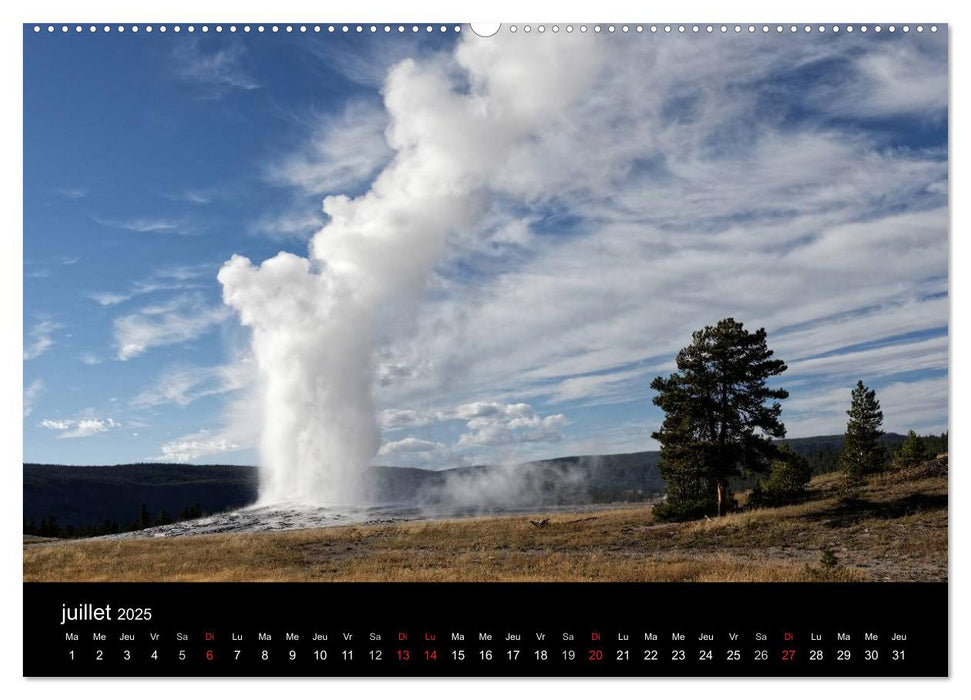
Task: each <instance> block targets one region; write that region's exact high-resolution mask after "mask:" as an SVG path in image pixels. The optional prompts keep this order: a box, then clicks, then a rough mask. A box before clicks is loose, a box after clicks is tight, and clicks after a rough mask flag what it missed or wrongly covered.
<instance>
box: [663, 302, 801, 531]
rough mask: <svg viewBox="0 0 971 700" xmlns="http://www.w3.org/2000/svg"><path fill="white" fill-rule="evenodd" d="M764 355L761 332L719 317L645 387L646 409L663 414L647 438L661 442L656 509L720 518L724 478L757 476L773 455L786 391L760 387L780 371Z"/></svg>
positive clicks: (724, 495) (782, 433)
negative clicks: (649, 400) (648, 392)
mask: <svg viewBox="0 0 971 700" xmlns="http://www.w3.org/2000/svg"><path fill="white" fill-rule="evenodd" d="M772 355H773V351H772V350H770V349H769V347H768V346H767V344H766V333H765V329H764V328H760V329H759V330H757V331H755V332H752V333H750V332H748V331H746V330H745V328H744V326H743V325H742V323H740V322H738V321H736V320H735V319H733V318H726V319H724V320H722V321H719V322H718V323H717V324H716V325H714V326H705V328H703V329H702V330H700V331H696V332H695V333H693V334H692V336H691V344H690V345H688V346H687V347H685V348H683V349H682V350H681V351H680V352H679V353H678V356H677V361H676V362H677V367H678V371H677V372H675V373H673V374H672V375H671V376H669V377H667V378H664V377H656V378H655V379H654V381H653V382H651V388H652V389H654V390H655V391H656V392H657V395H656V396H655V397H654V399H653V400H654V404H655V405H656V406H659V407H660V408H661V410H663V411H664V414H665V416H664V422H663V424H662V425H661V429H660V430H658V431H657V432H655V433H653V434H652V435H651V437H653V438H654V439H655V440H657V441H658V442H659V443H661V462H660V464H659V467H658V468H659V470H660V472H661V476H663V477H664V479H665V480H666V481H667V483H668V493H667V501H666V503H665V506H664V508H665V509H667V510H668V511H669V513H670V514H671V515H674V516H677V515H678V514H682V515H683V516H687V517H691V516H696V515H698V514H700V513H698V512H695V511H702V512H704V511H709V512H710V511H711V510H714V512H717V513H718V514H719V515H721V514H723V513H724V512H725V511H726V509H727V506H728V500H729V497H730V495H729V493H728V481H729V479H730V478H731V477H733V476H738V475H740V474H742V473H743V472H748V473H764V472H765V471H766V470H767V469H768V465H769V463H770V460H772V459H773V458H775V457H777V456H778V450H779V448H778V446H777V445H776V444H775V443H773V442H772V438H781V437H785V434H786V429H785V425H783V423H782V421H781V420H780V419H779V416H780V415H781V412H782V407H781V405H780V404H779V402H778V401H779V400H780V399H785V398H786V397H788V396H789V392H787V391H786V390H785V389H773V388H770V387H768V386H767V385H766V382H767V381H768V380H769V379H770V378H771V377H774V376H776V375H778V374H781V373H782V372H784V371H785V370H786V364H785V363H784V362H783V361H782V360H778V359H773V358H772ZM769 401H771V403H767V402H769ZM705 494H708V496H709V497H710V501H709V502H711V503H713V504H714V508H713V509H712V508H711V507H710V506H709V505H708V503H706V502H705V501H706V499H705ZM689 497H690V498H692V499H694V501H693V503H692V502H689V501H688V500H687V499H688V498H689ZM664 514H665V513H664V512H663V509H662V515H664Z"/></svg>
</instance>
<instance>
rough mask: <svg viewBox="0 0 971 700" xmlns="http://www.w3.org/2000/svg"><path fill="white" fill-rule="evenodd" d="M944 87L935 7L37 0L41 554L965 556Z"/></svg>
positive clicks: (292, 570)
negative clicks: (232, 16) (253, 15)
mask: <svg viewBox="0 0 971 700" xmlns="http://www.w3.org/2000/svg"><path fill="white" fill-rule="evenodd" d="M948 80H949V78H948V27H947V25H946V24H921V25H918V24H909V25H903V24H896V25H888V24H883V25H877V24H873V25H860V24H855V25H843V24H840V25H833V24H827V25H817V24H814V25H802V24H799V25H790V24H785V25H777V24H770V25H763V24H757V25H749V24H743V25H734V24H732V25H722V24H711V25H709V24H700V25H693V24H689V25H663V24H658V25H655V24H633V23H632V24H596V23H588V24H566V23H560V24H556V23H548V24H502V25H495V26H491V27H484V26H481V25H476V26H475V27H473V26H471V25H468V24H454V23H452V24H374V25H372V24H364V25H358V24H346V25H345V24H320V23H307V24H274V23H266V24H257V23H253V24H230V23H223V24H219V23H216V24H208V25H207V24H198V23H181V24H180V23H177V22H172V23H166V24H94V25H91V24H81V25H76V24H68V25H62V24H26V25H24V27H23V580H24V583H25V584H26V585H30V584H41V583H52V584H53V583H64V584H67V583H69V584H81V583H88V584H93V583H98V584H101V583H104V584H108V583H118V584H130V583H138V584H149V583H175V584H183V583H207V584H217V583H219V584H221V583H232V584H245V583H271V582H272V583H283V584H298V583H315V584H322V583H328V584H329V583H346V584H356V583H375V584H378V583H393V584H399V583H400V584H442V583H459V582H462V583H469V584H486V583H504V584H537V586H536V587H535V588H536V590H537V595H539V594H540V593H541V591H542V590H543V589H542V586H541V585H540V584H570V583H604V584H608V583H609V584H621V583H639V584H640V583H643V584H647V583H651V584H654V583H657V584H684V583H691V584H693V583H723V584H727V583H731V584H738V583H745V584H747V583H752V584H756V583H765V584H770V583H772V584H774V583H783V584H793V585H797V584H812V583H836V584H841V583H845V584H876V583H915V584H916V583H946V582H947V580H948V563H949V560H948V435H949V412H948V405H949V374H948V368H949V341H948V338H949V315H950V302H949V290H948V280H949V277H948V269H949V225H950V223H949V211H948V192H949V179H948ZM409 590H410V589H409ZM88 602H90V601H88ZM65 605H66V604H65ZM62 613H63V615H64V616H65V617H64V620H71V619H74V618H71V617H70V616H71V615H82V616H83V615H85V614H87V612H85V610H84V609H82V608H78V609H74V608H70V607H66V608H65V609H64V610H63V611H61V610H59V611H58V615H61V614H62ZM58 619H61V618H58ZM62 624H64V623H63V622H62ZM395 634H399V633H397V632H396V633H395ZM61 637H63V635H61ZM479 638H480V639H481V637H479ZM398 639H400V637H398ZM426 639H427V637H426ZM453 639H454V638H453ZM72 653H73V652H72ZM172 653H173V654H174V653H175V652H174V651H173V652H172ZM200 653H201V652H200ZM227 653H228V652H227ZM294 653H296V652H294ZM300 653H301V654H303V653H304V652H303V651H301V652H300ZM308 653H309V652H308ZM332 653H337V652H332ZM416 653H417V652H416ZM463 653H464V652H463ZM517 653H518V652H517ZM537 653H538V652H537ZM544 653H545V652H544ZM638 653H639V652H638ZM490 654H491V652H490ZM372 656H373V655H372ZM399 657H400V653H399ZM173 658H174V657H173ZM201 658H202V657H200V659H201ZM301 658H303V657H301ZM308 658H309V657H308ZM483 658H484V657H483ZM510 658H511V657H510ZM536 658H537V659H539V658H540V657H539V656H537V657H536ZM564 658H565V657H564ZM72 659H73V657H72ZM399 661H400V658H399ZM119 663H120V662H119ZM173 663H174V661H173ZM200 663H202V661H200ZM355 663H357V662H356V661H355ZM361 663H363V661H362V662H361ZM860 663H862V661H861V662H860ZM881 663H883V661H881ZM887 663H890V662H889V661H887Z"/></svg>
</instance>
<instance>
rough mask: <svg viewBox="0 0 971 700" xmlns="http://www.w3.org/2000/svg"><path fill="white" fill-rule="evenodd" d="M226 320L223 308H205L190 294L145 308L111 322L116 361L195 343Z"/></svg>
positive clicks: (217, 306) (199, 300)
mask: <svg viewBox="0 0 971 700" xmlns="http://www.w3.org/2000/svg"><path fill="white" fill-rule="evenodd" d="M229 317H230V313H229V309H227V308H226V307H224V306H222V305H216V306H213V305H210V304H207V303H206V302H205V301H204V300H203V298H202V297H201V296H199V295H194V294H184V295H181V296H179V297H176V298H175V299H173V300H171V301H169V302H167V303H163V304H156V305H151V306H145V307H143V308H141V309H139V310H138V311H136V312H134V313H131V314H126V315H124V316H120V317H118V318H116V319H115V321H114V336H115V346H116V348H117V357H118V359H119V360H130V359H132V358H134V357H137V356H139V355H141V354H143V353H145V352H148V351H149V350H151V349H153V348H156V347H160V346H164V345H176V344H180V343H186V342H188V341H191V340H195V339H196V338H198V337H200V336H202V335H203V334H205V333H208V332H209V331H211V330H212V329H213V328H215V327H216V326H217V325H219V324H220V323H223V322H224V321H225V320H226V319H228V318H229Z"/></svg>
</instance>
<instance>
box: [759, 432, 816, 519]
mask: <svg viewBox="0 0 971 700" xmlns="http://www.w3.org/2000/svg"><path fill="white" fill-rule="evenodd" d="M811 478H812V469H811V468H810V466H809V460H807V459H806V458H805V457H802V456H800V455H798V454H796V451H795V450H793V449H792V448H791V447H790V446H789V445H782V447H780V448H779V457H778V458H777V459H774V460H773V461H772V469H771V471H770V472H769V475H768V477H766V478H765V479H759V481H758V482H757V483H756V485H755V487H754V488H753V489H752V495H751V497H750V498H749V503H751V504H752V505H755V506H757V505H770V506H777V505H783V504H786V503H794V502H796V501H798V500H800V499H801V498H802V497H803V496H805V495H806V486H807V485H808V484H809V480H810V479H811Z"/></svg>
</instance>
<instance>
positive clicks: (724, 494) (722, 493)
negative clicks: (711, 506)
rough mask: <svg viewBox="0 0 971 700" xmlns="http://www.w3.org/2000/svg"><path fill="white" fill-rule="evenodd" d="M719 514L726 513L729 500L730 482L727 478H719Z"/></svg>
mask: <svg viewBox="0 0 971 700" xmlns="http://www.w3.org/2000/svg"><path fill="white" fill-rule="evenodd" d="M717 484H718V515H719V516H722V515H724V514H725V506H726V505H727V503H726V502H727V500H728V482H727V481H726V480H725V479H718V481H717Z"/></svg>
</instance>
